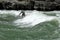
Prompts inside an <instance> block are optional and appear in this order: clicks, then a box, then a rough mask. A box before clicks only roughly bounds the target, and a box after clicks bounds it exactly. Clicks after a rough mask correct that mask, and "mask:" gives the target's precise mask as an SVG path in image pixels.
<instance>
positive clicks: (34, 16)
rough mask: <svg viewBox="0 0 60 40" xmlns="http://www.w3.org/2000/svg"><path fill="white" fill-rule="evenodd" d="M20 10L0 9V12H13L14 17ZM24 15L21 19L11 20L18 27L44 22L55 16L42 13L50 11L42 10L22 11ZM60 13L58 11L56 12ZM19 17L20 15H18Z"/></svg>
mask: <svg viewBox="0 0 60 40" xmlns="http://www.w3.org/2000/svg"><path fill="white" fill-rule="evenodd" d="M20 12H21V10H19V11H14V10H11V11H9V10H0V14H13V15H15V16H16V17H17V16H18V15H19V13H20ZM24 12H25V14H26V16H25V17H24V18H21V19H17V20H15V21H13V25H15V26H18V27H33V26H35V25H37V24H39V23H42V22H45V21H51V20H53V19H56V18H57V17H55V16H48V15H45V14H44V13H51V12H42V11H36V10H33V11H28V10H26V11H24ZM53 13H57V11H53ZM58 13H60V12H58ZM57 16H59V15H57ZM20 17H21V15H20Z"/></svg>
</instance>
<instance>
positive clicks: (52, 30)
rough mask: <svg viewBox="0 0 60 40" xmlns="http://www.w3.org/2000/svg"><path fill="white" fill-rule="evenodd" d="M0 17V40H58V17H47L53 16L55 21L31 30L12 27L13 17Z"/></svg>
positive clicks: (59, 35) (46, 22)
mask: <svg viewBox="0 0 60 40" xmlns="http://www.w3.org/2000/svg"><path fill="white" fill-rule="evenodd" d="M0 15H2V17H0V40H60V27H59V17H57V15H56V14H54V15H52V14H49V15H48V16H55V17H57V19H53V20H51V21H45V22H42V23H39V24H37V25H35V26H33V27H32V28H29V27H24V28H19V27H18V26H15V25H13V23H12V22H13V21H14V20H16V19H17V17H15V15H10V14H0ZM4 15H5V16H4ZM45 15H47V14H45ZM3 16H4V17H3Z"/></svg>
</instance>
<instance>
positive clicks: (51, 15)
mask: <svg viewBox="0 0 60 40" xmlns="http://www.w3.org/2000/svg"><path fill="white" fill-rule="evenodd" d="M20 12H21V10H19V11H15V10H0V14H11V15H15V17H18V15H19V13H20ZM24 12H25V15H26V16H25V17H23V18H20V17H22V16H21V15H20V16H19V18H17V19H16V20H14V21H12V22H11V24H12V25H14V26H16V27H17V28H32V30H33V31H32V30H31V31H32V32H30V33H31V34H32V35H31V34H30V33H29V32H28V34H29V35H31V36H33V37H31V36H28V34H25V36H24V33H25V32H24V33H23V31H22V33H23V34H22V35H23V36H18V34H19V33H20V32H18V31H17V32H18V33H17V34H15V35H16V36H17V37H16V36H15V35H14V36H15V37H14V36H12V34H10V33H11V30H15V31H16V30H18V29H16V28H15V29H14V28H13V29H10V28H8V29H7V28H5V27H6V26H5V27H4V26H1V25H0V26H1V28H0V31H1V30H3V32H2V31H1V33H4V31H5V32H6V33H7V30H8V31H9V30H10V33H9V32H8V33H7V34H6V33H5V34H0V35H1V36H2V37H1V36H0V37H1V40H3V39H9V40H20V39H21V40H52V39H53V38H56V39H53V40H59V39H60V38H59V37H60V36H58V34H59V30H60V29H59V30H58V31H56V28H55V32H56V35H55V34H54V32H51V33H52V34H50V33H48V34H46V33H45V32H43V31H46V30H48V31H49V32H50V29H49V28H51V30H53V29H52V28H53V27H54V26H55V25H58V27H60V25H59V24H60V11H49V12H45V11H36V10H33V11H31V10H26V11H24ZM4 17H5V16H4ZM0 20H1V19H0ZM52 20H54V21H55V20H57V22H58V24H53V25H51V24H50V23H49V22H51V21H52ZM45 22H46V24H45ZM3 23H5V22H3ZM8 23H9V22H8ZM52 23H53V21H52ZM54 23H55V22H54ZM44 25H45V26H44ZM46 25H48V26H46ZM39 26H40V27H41V28H40V29H39ZM7 27H8V26H7ZM34 27H35V28H34ZM45 27H47V28H48V29H46V28H45ZM4 29H5V30H4ZM44 29H45V30H44ZM23 30H25V29H23ZM27 30H28V29H27ZM29 30H30V29H29ZM29 30H28V31H29ZM34 30H35V31H34ZM36 30H39V31H40V30H41V31H42V32H40V34H41V33H42V36H41V38H40V36H39V35H40V34H39V31H38V32H37V31H36ZM15 31H14V32H15ZM25 31H26V30H25ZM26 32H27V31H26ZM46 32H47V31H46ZM34 33H36V34H35V35H36V36H34ZM43 33H44V34H45V35H44V34H43ZM9 34H10V35H11V36H7V35H9ZM38 34H39V35H38ZM4 35H5V36H7V37H5V36H4ZM19 35H21V34H19ZM46 35H47V36H46ZM49 35H50V36H49ZM59 35H60V34H59ZM54 36H56V37H54ZM4 37H5V38H4ZM8 37H9V38H8ZM11 37H13V38H11ZM20 37H22V38H20ZM25 37H26V38H27V39H26V38H25ZM35 37H36V38H35ZM57 37H58V38H57ZM2 38H3V39H2Z"/></svg>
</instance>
